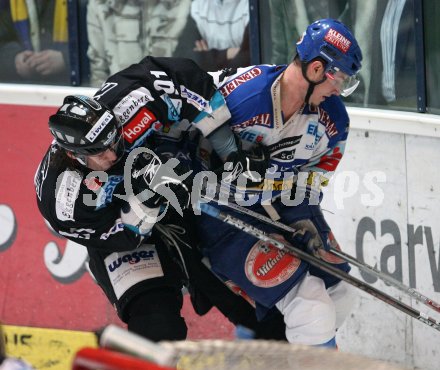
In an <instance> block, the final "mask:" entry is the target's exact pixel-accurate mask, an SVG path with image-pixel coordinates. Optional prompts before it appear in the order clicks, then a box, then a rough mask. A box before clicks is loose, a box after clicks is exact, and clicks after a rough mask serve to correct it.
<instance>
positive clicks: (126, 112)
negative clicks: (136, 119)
mask: <svg viewBox="0 0 440 370" xmlns="http://www.w3.org/2000/svg"><path fill="white" fill-rule="evenodd" d="M149 101H154V98H153V97H152V96H151V93H150V91H149V90H148V89H147V88H145V87H140V88H139V89H136V90H133V91H131V92H130V93H129V94H128V95H126V96H124V97H123V98H122V100H120V101H119V102H118V103H117V104H116V106H115V107H114V109H113V112H114V113H115V115H116V117H118V120H119V123H120V124H121V125H123V124H124V123H125V122H127V121H128V120H129V119H130V118H131V117H133V115H135V114H136V113H137V112H138V111H139V109H140V108H141V107H143V106H144V105H145V104H147V103H148V102H149Z"/></svg>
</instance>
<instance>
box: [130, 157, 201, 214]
mask: <svg viewBox="0 0 440 370" xmlns="http://www.w3.org/2000/svg"><path fill="white" fill-rule="evenodd" d="M191 173H192V171H191V170H190V169H189V168H188V167H187V166H185V165H183V164H182V163H180V162H179V160H178V159H176V158H170V159H168V158H167V157H165V156H162V155H157V154H152V152H151V151H149V152H142V153H140V154H139V155H138V156H137V157H136V158H135V160H134V163H133V166H132V169H131V179H132V185H133V190H134V193H135V194H140V193H142V194H143V195H146V196H142V197H141V199H140V201H141V202H142V203H143V204H144V205H145V206H147V207H149V208H156V207H159V206H161V205H162V204H164V203H165V202H168V203H169V204H170V205H171V206H172V207H173V208H174V209H175V210H176V211H177V212H178V213H179V214H182V212H181V211H183V210H184V209H186V208H188V206H189V204H190V200H191V199H190V198H191V195H190V193H191V185H192V177H191V176H190V174H191Z"/></svg>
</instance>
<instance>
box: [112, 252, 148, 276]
mask: <svg viewBox="0 0 440 370" xmlns="http://www.w3.org/2000/svg"><path fill="white" fill-rule="evenodd" d="M155 253H156V251H154V250H148V251H139V252H132V253H127V254H124V255H122V256H120V257H118V258H117V259H115V260H113V261H111V262H110V263H109V265H108V269H109V271H110V272H114V271H116V270H117V269H118V268H119V267H121V266H122V264H124V263H129V264H130V265H134V264H136V263H139V262H140V261H141V260H149V259H152V258H154V254H155Z"/></svg>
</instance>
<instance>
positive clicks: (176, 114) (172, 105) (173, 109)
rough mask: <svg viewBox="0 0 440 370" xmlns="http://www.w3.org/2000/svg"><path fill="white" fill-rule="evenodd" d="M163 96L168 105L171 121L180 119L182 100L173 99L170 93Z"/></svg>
mask: <svg viewBox="0 0 440 370" xmlns="http://www.w3.org/2000/svg"><path fill="white" fill-rule="evenodd" d="M161 98H162V100H163V101H164V102H165V104H166V105H167V107H168V119H169V120H170V121H179V120H180V111H181V109H182V101H181V100H180V99H171V98H170V97H169V95H168V94H163V95H161Z"/></svg>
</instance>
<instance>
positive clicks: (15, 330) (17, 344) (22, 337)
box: [3, 325, 98, 370]
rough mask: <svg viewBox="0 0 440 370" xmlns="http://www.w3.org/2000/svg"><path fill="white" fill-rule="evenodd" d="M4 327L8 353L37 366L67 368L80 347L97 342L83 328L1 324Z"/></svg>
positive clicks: (92, 334) (91, 334) (60, 369)
mask: <svg viewBox="0 0 440 370" xmlns="http://www.w3.org/2000/svg"><path fill="white" fill-rule="evenodd" d="M3 331H4V333H5V339H6V352H7V354H8V355H10V356H14V357H18V358H21V359H23V360H25V361H27V362H28V363H30V364H31V365H32V366H34V367H35V368H36V369H37V370H40V369H41V370H43V369H51V370H69V369H71V366H72V360H73V358H74V356H75V354H76V352H77V351H78V350H79V349H80V348H83V347H97V346H98V343H97V339H96V336H95V334H94V333H92V332H86V331H75V330H61V329H45V328H33V327H26V326H13V325H3Z"/></svg>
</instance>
